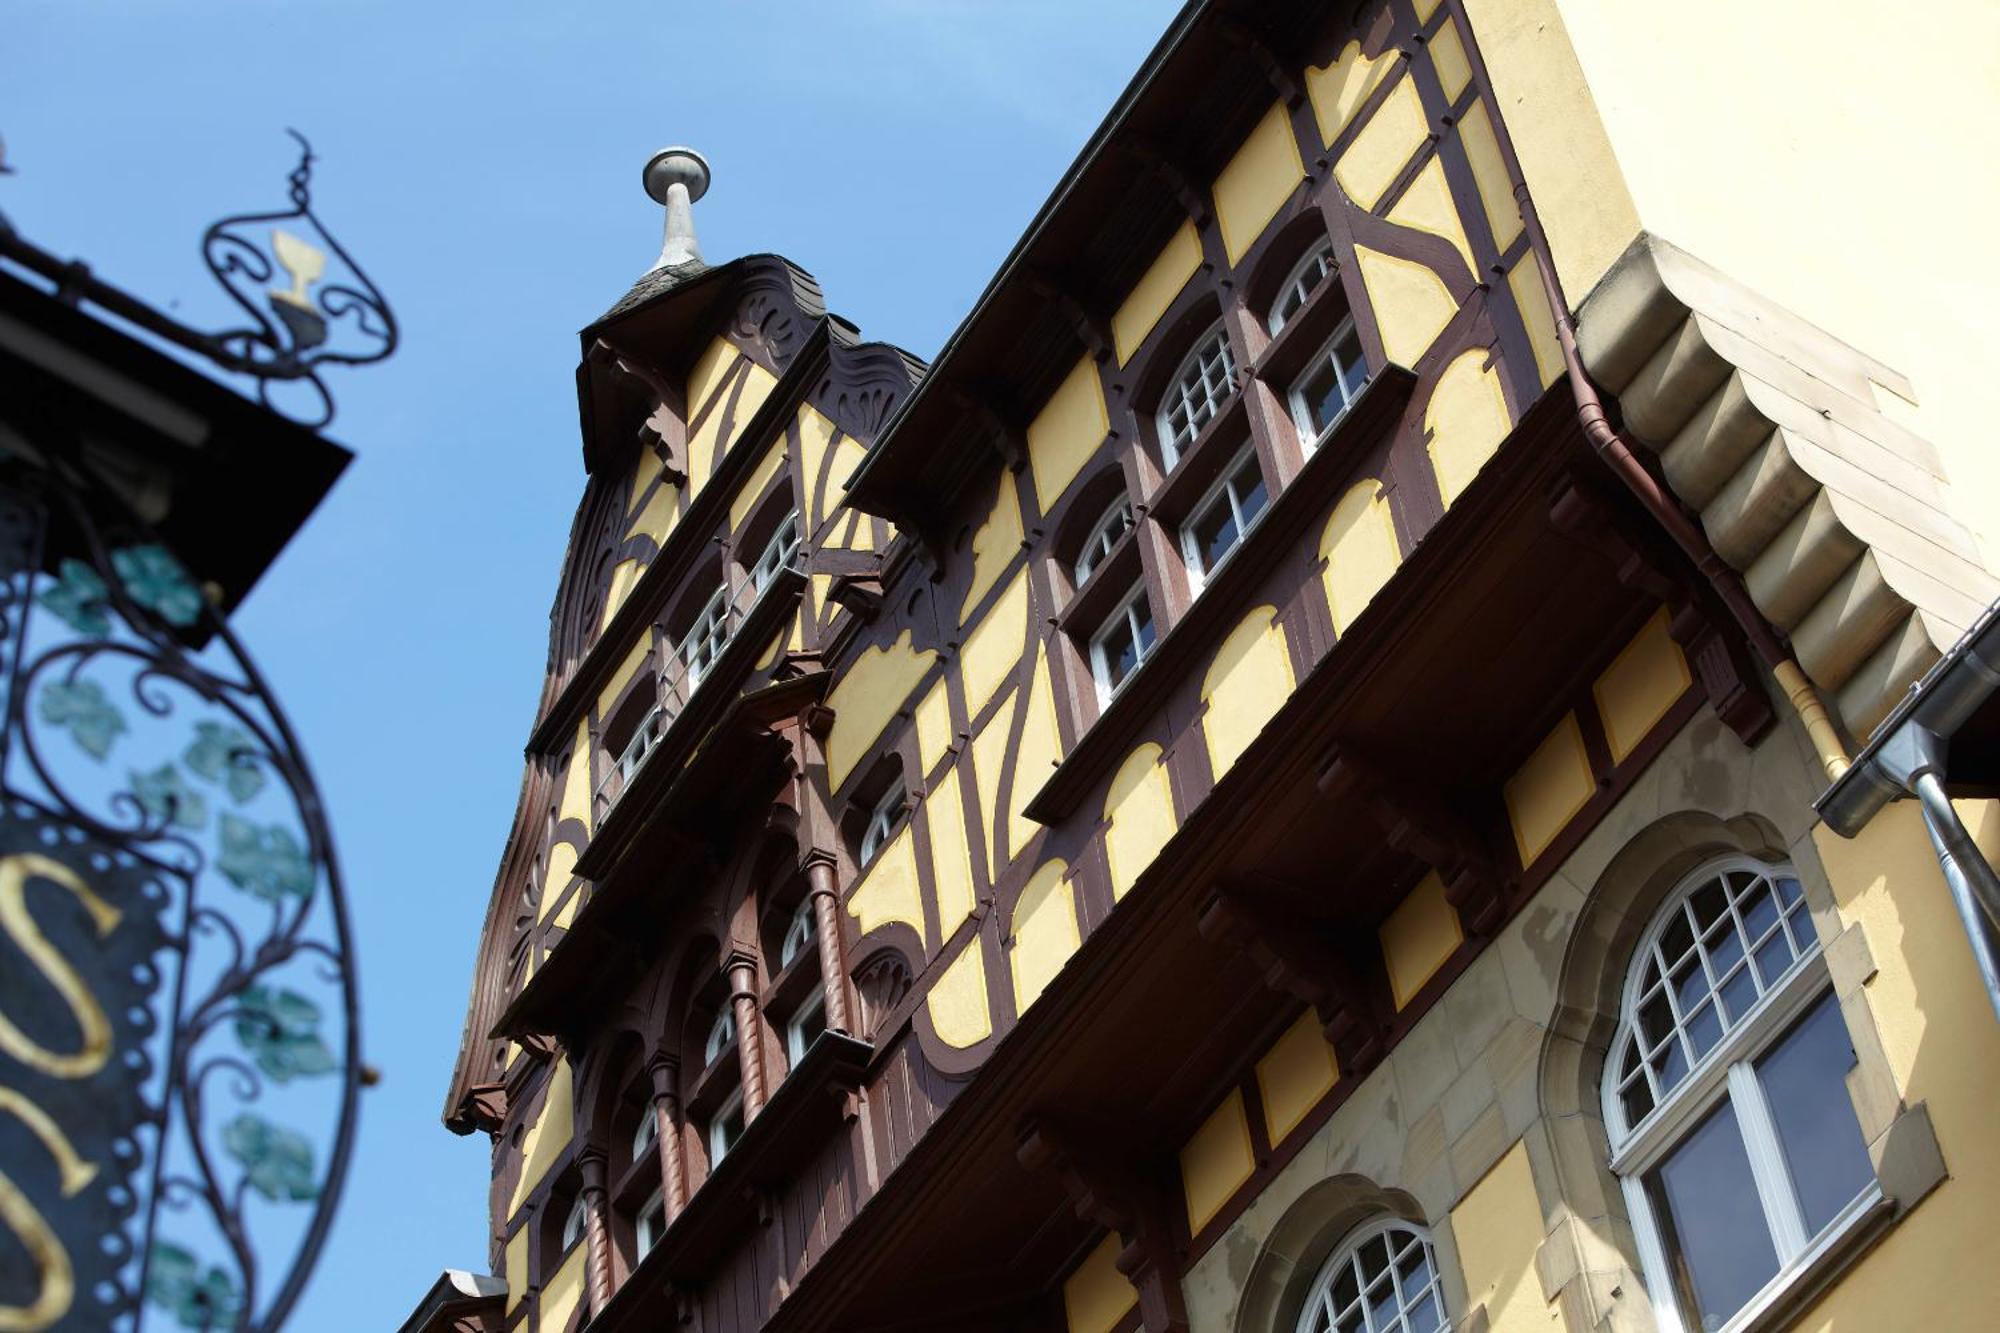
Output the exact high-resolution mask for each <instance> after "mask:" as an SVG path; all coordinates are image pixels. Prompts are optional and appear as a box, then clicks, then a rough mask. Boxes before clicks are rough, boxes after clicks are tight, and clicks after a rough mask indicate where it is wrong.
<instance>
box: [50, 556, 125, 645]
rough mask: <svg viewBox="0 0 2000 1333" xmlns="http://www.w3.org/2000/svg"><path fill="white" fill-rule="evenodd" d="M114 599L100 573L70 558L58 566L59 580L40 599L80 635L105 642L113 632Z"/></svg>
mask: <svg viewBox="0 0 2000 1333" xmlns="http://www.w3.org/2000/svg"><path fill="white" fill-rule="evenodd" d="M110 596H111V593H110V589H108V588H106V587H105V586H104V580H103V578H101V577H100V576H99V575H98V573H97V571H96V570H94V569H92V568H91V567H90V566H89V565H87V564H85V563H84V562H83V561H81V560H78V559H76V558H74V557H69V558H66V559H65V560H64V561H63V562H62V564H60V565H59V566H57V568H56V578H55V581H54V582H53V583H51V584H49V585H48V586H47V587H45V588H44V589H43V590H42V595H41V596H40V597H38V598H36V600H37V601H39V602H40V603H41V604H42V605H43V606H45V607H47V608H48V609H49V610H50V611H51V612H52V613H54V614H55V616H56V617H57V618H58V619H60V620H62V621H63V622H64V623H65V624H67V625H68V626H69V627H70V628H71V629H73V630H75V631H76V632H77V633H78V634H87V635H89V636H90V637H92V638H97V639H101V638H103V637H104V636H105V635H107V634H109V633H110V632H111V617H110V615H109V614H107V612H108V608H109V606H110Z"/></svg>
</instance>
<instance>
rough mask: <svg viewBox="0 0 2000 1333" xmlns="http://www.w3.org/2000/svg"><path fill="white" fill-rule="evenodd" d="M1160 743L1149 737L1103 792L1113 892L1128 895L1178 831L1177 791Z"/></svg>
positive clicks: (1119, 769) (1123, 764)
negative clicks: (1176, 830) (1109, 786)
mask: <svg viewBox="0 0 2000 1333" xmlns="http://www.w3.org/2000/svg"><path fill="white" fill-rule="evenodd" d="M1161 754H1162V751H1161V749H1160V747H1159V746H1157V745H1155V744H1153V743H1152V742H1151V741H1147V742H1146V743H1145V744H1143V745H1141V746H1140V747H1139V748H1138V749H1136V750H1134V751H1132V753H1131V754H1128V755H1126V756H1125V762H1124V763H1122V764H1120V765H1119V766H1118V771H1117V772H1116V773H1114V774H1113V775H1112V777H1111V789H1110V790H1109V791H1108V792H1106V793H1105V795H1104V859H1105V860H1106V861H1108V862H1109V863H1110V865H1111V894H1112V896H1113V897H1114V898H1123V897H1124V896H1125V894H1126V893H1127V892H1128V891H1129V890H1130V889H1131V887H1132V886H1133V885H1134V884H1136V883H1137V882H1138V880H1139V876H1140V875H1142V874H1144V873H1145V870H1146V867H1147V866H1149V865H1151V864H1153V858H1154V857H1156V856H1158V855H1159V854H1160V848H1162V847H1164V846H1166V845H1167V839H1169V838H1171V837H1173V836H1174V829H1175V828H1176V827H1177V825H1176V823H1175V821H1174V792H1173V786H1172V784H1171V783H1170V782H1169V781H1168V780H1167V770H1166V766H1165V765H1164V764H1162V763H1161V762H1160V758H1161Z"/></svg>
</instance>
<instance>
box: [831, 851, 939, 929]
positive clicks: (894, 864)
mask: <svg viewBox="0 0 2000 1333" xmlns="http://www.w3.org/2000/svg"><path fill="white" fill-rule="evenodd" d="M847 910H848V911H849V912H850V913H851V914H853V917H854V923H855V929H856V930H857V931H859V932H860V933H861V934H863V935H866V934H868V933H869V932H870V931H872V930H875V929H878V928H879V927H882V926H886V925H888V924H890V923H891V922H894V921H900V922H902V923H903V924H904V925H906V926H908V927H909V928H910V929H912V930H914V931H916V932H917V938H918V939H922V938H923V937H924V900H923V890H922V888H921V887H920V885H919V883H918V880H917V843H916V839H915V837H913V836H912V835H911V833H910V826H909V825H908V824H905V825H903V827H902V828H901V830H899V831H898V832H897V834H896V836H895V837H893V838H891V839H889V842H888V845H887V846H885V847H883V848H882V850H881V851H879V852H877V853H875V859H874V860H873V861H870V862H869V863H868V868H867V869H866V870H864V871H862V872H861V882H860V883H858V884H856V885H855V886H854V891H853V892H852V893H850V894H848V895H847Z"/></svg>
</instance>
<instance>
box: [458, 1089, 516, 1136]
mask: <svg viewBox="0 0 2000 1333" xmlns="http://www.w3.org/2000/svg"><path fill="white" fill-rule="evenodd" d="M465 1107H466V1111H467V1119H468V1120H470V1122H471V1125H472V1128H474V1129H477V1130H482V1131H484V1132H485V1133H488V1134H498V1133H499V1132H500V1126H501V1125H503V1124H504V1123H506V1120H507V1085H506V1084H505V1083H475V1084H473V1085H472V1086H471V1087H470V1088H467V1089H466V1093H465Z"/></svg>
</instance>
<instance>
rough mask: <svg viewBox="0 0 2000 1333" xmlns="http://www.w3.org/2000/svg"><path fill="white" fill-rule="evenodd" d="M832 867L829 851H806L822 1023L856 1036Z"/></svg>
mask: <svg viewBox="0 0 2000 1333" xmlns="http://www.w3.org/2000/svg"><path fill="white" fill-rule="evenodd" d="M834 869H835V860H834V856H833V853H831V852H828V851H822V850H820V849H818V848H815V849H813V850H812V851H810V852H808V853H807V854H806V892H807V893H808V894H810V895H811V897H812V906H813V926H814V930H815V933H816V934H817V935H818V936H819V981H820V986H821V988H822V990H823V991H824V992H825V995H826V1025H827V1026H828V1027H829V1028H832V1029H833V1030H834V1031H835V1032H844V1033H846V1034H847V1035H849V1036H858V1035H860V1034H859V1033H857V1032H855V1030H854V1002H853V999H852V995H851V993H850V991H849V989H848V984H847V941H846V938H845V937H844V936H843V935H842V933H841V929H840V889H839V887H838V882H837V880H836V879H835V875H834Z"/></svg>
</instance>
